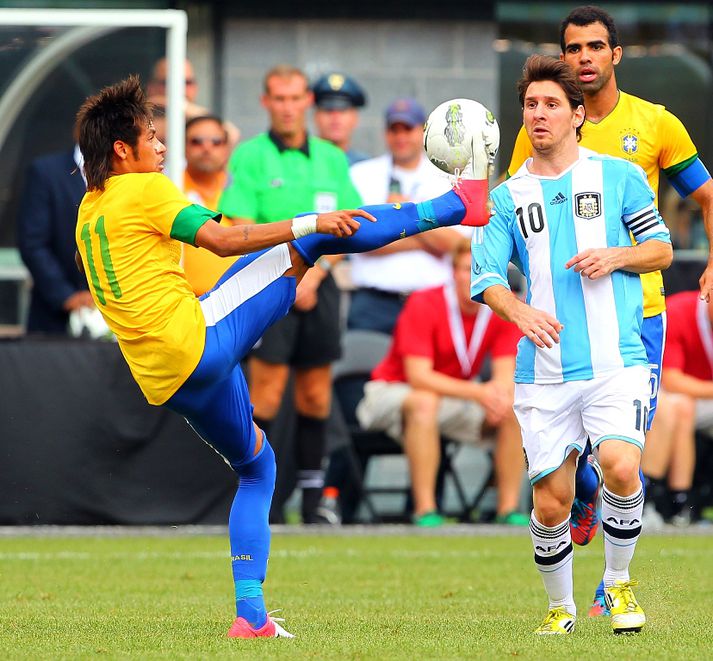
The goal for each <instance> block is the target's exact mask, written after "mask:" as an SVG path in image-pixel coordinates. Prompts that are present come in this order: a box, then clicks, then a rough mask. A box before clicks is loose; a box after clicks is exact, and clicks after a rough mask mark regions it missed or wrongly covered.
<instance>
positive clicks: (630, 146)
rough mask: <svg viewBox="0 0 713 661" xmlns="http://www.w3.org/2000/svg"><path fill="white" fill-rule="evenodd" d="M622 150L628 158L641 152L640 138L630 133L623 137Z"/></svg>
mask: <svg viewBox="0 0 713 661" xmlns="http://www.w3.org/2000/svg"><path fill="white" fill-rule="evenodd" d="M621 150H622V151H623V152H624V153H625V154H627V155H628V156H631V155H632V154H635V153H636V152H637V151H639V136H638V135H636V134H635V133H630V132H629V133H625V134H624V135H623V136H621Z"/></svg>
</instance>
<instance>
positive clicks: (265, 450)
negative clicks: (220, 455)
mask: <svg viewBox="0 0 713 661" xmlns="http://www.w3.org/2000/svg"><path fill="white" fill-rule="evenodd" d="M236 471H237V473H238V475H239V476H240V486H239V487H238V491H237V493H236V494H235V499H234V500H233V506H232V507H231V509H230V518H229V520H228V533H229V535H230V555H231V561H232V566H233V580H234V581H235V605H236V610H237V613H238V617H244V618H245V619H246V620H247V621H248V622H249V623H250V626H252V627H254V628H259V627H261V626H262V625H263V624H265V622H266V620H267V611H266V610H265V602H264V601H263V597H262V584H263V582H264V581H265V574H266V572H267V559H268V556H269V555H270V526H269V525H268V513H269V511H270V502H271V501H272V493H273V491H274V490H275V453H274V452H273V451H272V447H270V444H269V443H268V441H267V436H265V437H264V438H263V445H262V448H261V449H260V452H259V453H258V455H257V456H256V457H255V458H254V459H252V460H250V461H249V462H248V463H245V464H241V465H239V466H237V467H236Z"/></svg>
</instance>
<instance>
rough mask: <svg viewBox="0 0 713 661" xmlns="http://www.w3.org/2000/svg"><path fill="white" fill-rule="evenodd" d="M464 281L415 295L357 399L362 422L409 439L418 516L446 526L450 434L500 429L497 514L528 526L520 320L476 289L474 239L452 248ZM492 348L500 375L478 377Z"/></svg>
mask: <svg viewBox="0 0 713 661" xmlns="http://www.w3.org/2000/svg"><path fill="white" fill-rule="evenodd" d="M452 260H453V262H452V266H453V274H454V282H453V283H450V282H449V283H447V284H445V285H442V286H440V287H437V288H432V289H426V290H423V291H420V292H416V293H414V294H412V295H411V296H410V297H409V299H408V302H407V303H406V305H405V307H404V309H403V311H402V312H401V314H400V316H399V318H398V322H397V324H396V329H395V331H394V339H393V342H392V344H391V348H390V349H389V352H388V353H387V355H386V357H385V358H384V360H383V361H382V362H381V363H380V364H379V365H377V367H376V368H375V369H374V371H373V372H372V380H371V381H369V382H368V383H367V384H366V387H365V389H364V398H363V399H362V401H361V403H360V404H359V406H358V407H357V417H358V419H359V422H360V424H361V426H362V427H363V428H364V429H367V430H370V431H383V432H386V433H387V434H388V435H389V436H390V437H391V438H393V439H394V440H395V441H397V442H399V443H401V444H403V447H404V452H405V454H406V456H407V458H408V462H409V469H410V473H411V489H412V493H413V499H414V523H415V524H416V525H419V526H428V527H430V526H438V525H441V524H442V523H443V517H442V516H441V515H440V514H439V513H438V511H437V509H436V476H437V473H438V466H439V462H440V456H441V450H440V437H441V434H442V435H444V436H446V437H447V438H449V439H451V440H454V441H458V442H460V443H479V442H481V441H482V440H483V439H484V438H487V437H488V436H489V435H492V434H495V436H496V438H497V445H496V450H495V473H496V478H497V485H498V504H497V521H498V522H502V523H510V524H516V525H527V522H528V517H527V516H525V515H524V514H521V513H519V512H517V507H518V503H519V500H520V485H521V483H522V477H523V471H524V461H523V456H522V447H521V439H520V428H519V427H518V424H517V421H516V419H515V414H514V413H513V409H512V400H513V374H514V371H515V354H516V352H517V342H518V340H519V338H520V336H521V333H520V331H519V330H518V328H517V327H516V326H515V325H514V324H510V323H508V322H505V321H503V320H502V319H500V318H499V317H498V316H496V315H495V314H493V313H492V312H491V310H490V308H488V307H487V306H485V305H480V304H478V303H474V302H473V301H472V300H471V298H470V276H471V256H470V242H469V241H468V240H467V239H461V241H460V242H459V243H458V246H457V248H456V250H455V251H454V253H453V257H452ZM486 357H490V359H491V363H490V368H491V374H492V375H491V377H490V379H489V380H487V381H485V382H477V381H476V380H474V379H476V377H477V376H478V374H479V373H480V370H481V367H482V365H483V361H484V359H485V358H486Z"/></svg>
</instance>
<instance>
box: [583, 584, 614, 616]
mask: <svg viewBox="0 0 713 661" xmlns="http://www.w3.org/2000/svg"><path fill="white" fill-rule="evenodd" d="M609 614H610V613H609V607H608V606H607V600H606V597H605V596H604V582H603V581H602V582H601V583H600V584H599V585H598V586H597V591H596V592H595V593H594V599H593V600H592V605H591V606H590V607H589V613H588V615H589V617H608V616H609Z"/></svg>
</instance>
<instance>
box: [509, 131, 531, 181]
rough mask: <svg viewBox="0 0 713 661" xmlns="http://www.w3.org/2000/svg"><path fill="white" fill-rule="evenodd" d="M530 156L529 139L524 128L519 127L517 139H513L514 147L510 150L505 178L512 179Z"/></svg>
mask: <svg viewBox="0 0 713 661" xmlns="http://www.w3.org/2000/svg"><path fill="white" fill-rule="evenodd" d="M530 156H532V144H531V143H530V138H528V137H527V133H526V131H525V127H524V126H521V127H520V130H519V131H518V134H517V138H515V146H514V147H513V149H512V157H511V158H510V165H508V171H507V176H508V177H512V176H513V175H514V174H515V173H516V172H517V171H518V170H519V169H520V168H521V167H522V164H523V163H524V162H525V161H526V160H527V159H528V158H530Z"/></svg>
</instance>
